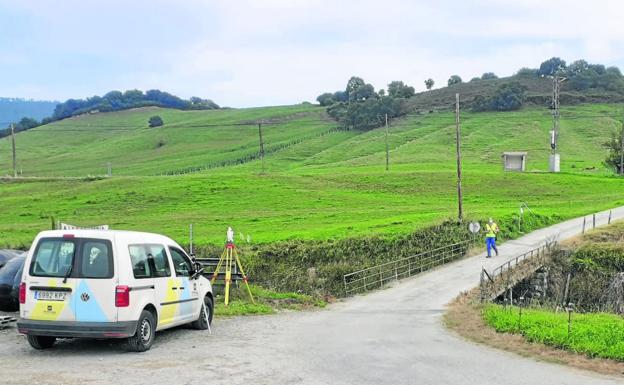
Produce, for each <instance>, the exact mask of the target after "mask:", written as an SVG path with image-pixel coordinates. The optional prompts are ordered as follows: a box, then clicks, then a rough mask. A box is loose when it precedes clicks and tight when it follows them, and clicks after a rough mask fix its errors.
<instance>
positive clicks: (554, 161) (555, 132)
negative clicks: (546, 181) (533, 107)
mask: <svg viewBox="0 0 624 385" xmlns="http://www.w3.org/2000/svg"><path fill="white" fill-rule="evenodd" d="M564 80H565V78H564V77H560V76H558V75H556V74H555V75H553V101H552V108H553V128H552V131H551V132H550V149H551V154H550V162H549V163H550V164H549V170H550V172H559V170H560V160H561V158H560V155H559V152H558V151H557V140H558V139H559V118H560V116H561V115H560V111H559V94H560V91H561V83H562V82H563V81H564Z"/></svg>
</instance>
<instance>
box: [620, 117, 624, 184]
mask: <svg viewBox="0 0 624 385" xmlns="http://www.w3.org/2000/svg"><path fill="white" fill-rule="evenodd" d="M621 175H624V120H622V132H621V133H620V176H621Z"/></svg>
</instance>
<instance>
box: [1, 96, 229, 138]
mask: <svg viewBox="0 0 624 385" xmlns="http://www.w3.org/2000/svg"><path fill="white" fill-rule="evenodd" d="M138 107H163V108H175V109H179V110H214V109H218V108H220V107H219V105H218V104H216V103H215V102H213V101H212V100H210V99H202V98H199V97H196V96H193V97H191V98H190V99H188V100H185V99H182V98H179V97H177V96H175V95H172V94H170V93H168V92H164V91H160V90H149V91H146V92H143V91H140V90H128V91H125V92H121V91H111V92H109V93H107V94H105V95H104V96H92V97H90V98H86V99H68V100H67V101H65V102H63V103H59V104H57V105H56V107H55V108H54V112H53V113H52V115H51V116H49V117H47V118H43V119H42V120H41V121H38V120H36V119H33V118H29V117H24V118H22V119H21V120H20V121H19V122H17V123H14V129H15V132H20V131H25V130H28V129H31V128H34V127H38V126H40V125H44V124H48V123H51V122H55V121H58V120H62V119H66V118H69V117H72V116H78V115H82V114H87V113H96V112H112V111H120V110H127V109H131V108H138ZM150 124H151V123H150ZM10 133H11V130H10V128H7V129H5V130H4V131H0V138H1V137H4V136H7V135H10Z"/></svg>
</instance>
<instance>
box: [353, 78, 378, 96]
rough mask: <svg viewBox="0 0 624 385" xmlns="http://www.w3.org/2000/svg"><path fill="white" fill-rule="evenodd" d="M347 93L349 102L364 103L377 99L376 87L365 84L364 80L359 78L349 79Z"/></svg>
mask: <svg viewBox="0 0 624 385" xmlns="http://www.w3.org/2000/svg"><path fill="white" fill-rule="evenodd" d="M345 92H346V93H347V95H348V98H349V101H353V100H354V101H362V100H366V99H370V98H374V97H377V93H375V87H373V86H372V85H371V84H368V83H366V82H364V80H363V79H362V78H359V77H357V76H352V77H351V79H349V81H348V82H347V89H346V91H345Z"/></svg>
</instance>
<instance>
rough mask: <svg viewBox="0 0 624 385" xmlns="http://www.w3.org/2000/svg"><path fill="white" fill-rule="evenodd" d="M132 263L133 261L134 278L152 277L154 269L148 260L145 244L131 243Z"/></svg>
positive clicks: (129, 247)
mask: <svg viewBox="0 0 624 385" xmlns="http://www.w3.org/2000/svg"><path fill="white" fill-rule="evenodd" d="M128 251H129V252H130V263H132V271H133V272H134V278H150V277H151V276H152V269H151V268H150V265H149V262H148V261H147V252H146V251H145V247H143V245H129V246H128Z"/></svg>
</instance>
